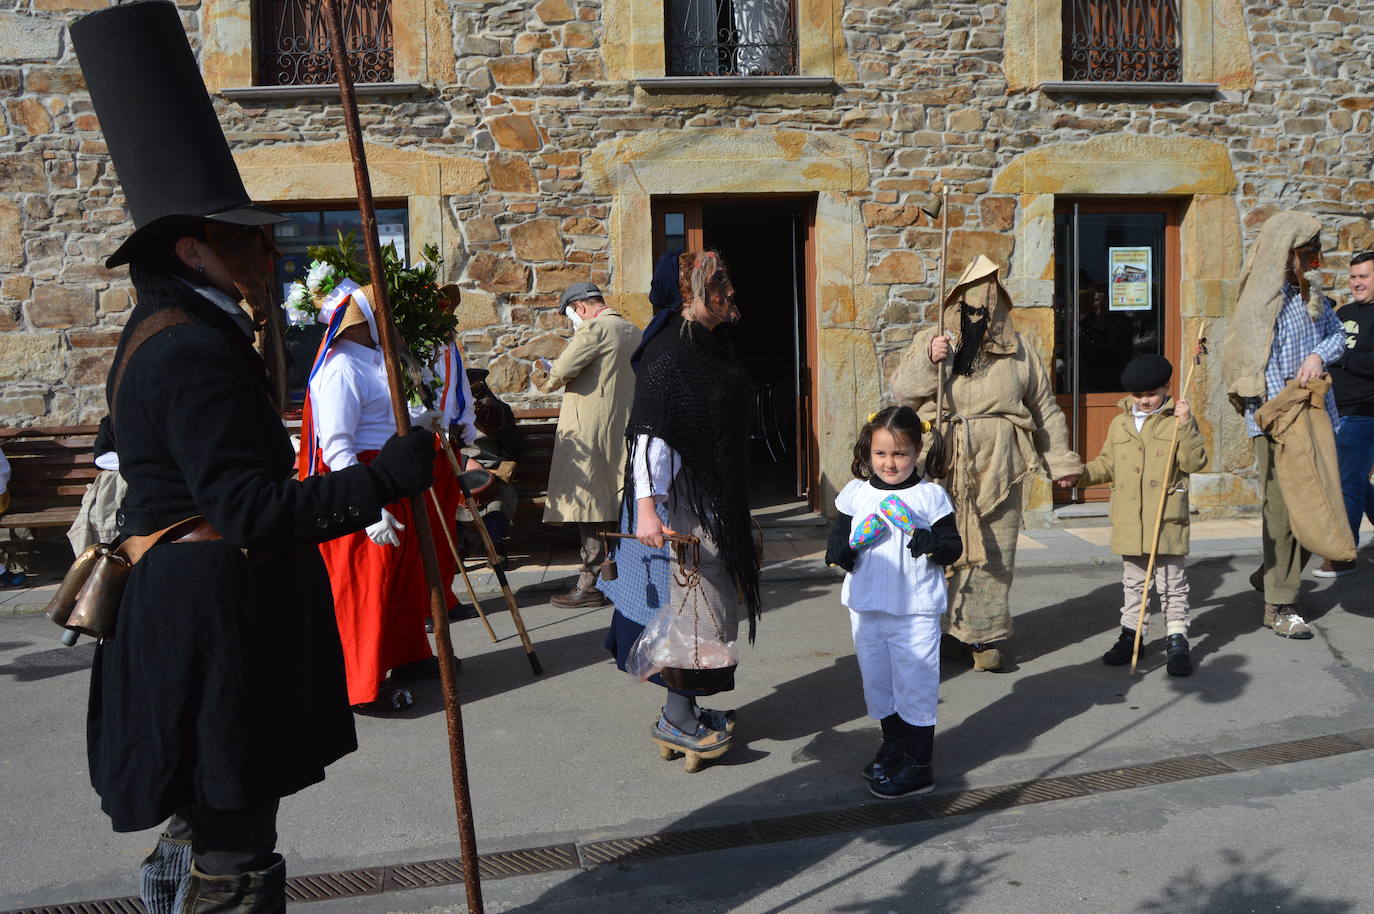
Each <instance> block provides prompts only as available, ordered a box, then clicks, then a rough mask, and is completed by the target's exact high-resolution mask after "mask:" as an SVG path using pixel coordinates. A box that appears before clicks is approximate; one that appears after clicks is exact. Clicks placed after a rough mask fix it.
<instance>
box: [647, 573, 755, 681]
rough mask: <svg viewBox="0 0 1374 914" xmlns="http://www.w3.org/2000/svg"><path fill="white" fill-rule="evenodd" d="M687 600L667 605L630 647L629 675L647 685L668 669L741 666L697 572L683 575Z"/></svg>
mask: <svg viewBox="0 0 1374 914" xmlns="http://www.w3.org/2000/svg"><path fill="white" fill-rule="evenodd" d="M679 575H680V577H679V579H680V580H681V581H683V583H684V587H683V597H682V600H681V601H679V604H678V605H676V606H674V605H673V604H672V602H671V601H670V602H668V603H666V604H665V605H664V606H663V608H662V609H660V610H659V611H658V612H657V613H656V614H655V615H654V617H653V619H651V620H650V621H649V624H648V625H646V626H645V627H644V631H643V632H641V633H640V635H639V637H638V638H637V639H635V643H634V644H633V645H632V646H631V647H630V655H629V656H628V657H627V658H626V660H625V672H627V673H629V674H630V675H631V676H633V677H634V678H635V679H637V680H639V681H640V682H643V681H644V680H646V679H648V678H649V677H650V676H652V675H654V674H655V673H660V672H663V671H664V670H687V671H696V670H727V669H733V667H734V666H735V665H736V664H738V663H739V652H738V651H737V650H736V649H735V642H734V641H727V640H725V637H724V636H723V634H722V633H721V630H720V626H719V624H718V622H717V618H716V615H715V614H714V613H713V612H712V610H711V605H710V602H709V599H708V597H707V595H706V589H705V588H703V587H702V586H701V575H700V572H699V571H697V570H696V569H692V570H690V571H685V572H680V573H679Z"/></svg>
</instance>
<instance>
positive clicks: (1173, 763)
mask: <svg viewBox="0 0 1374 914" xmlns="http://www.w3.org/2000/svg"><path fill="white" fill-rule="evenodd" d="M1233 770H1235V769H1233V768H1231V767H1230V766H1228V765H1223V764H1222V763H1221V762H1219V761H1217V760H1216V759H1214V758H1212V757H1211V756H1207V755H1189V756H1183V757H1182V758H1171V759H1165V760H1164V761H1162V762H1155V763H1154V764H1150V765H1133V766H1131V767H1130V768H1116V769H1114V770H1112V771H1094V772H1091V773H1089V774H1079V775H1075V776H1074V780H1075V781H1077V782H1078V783H1080V784H1082V785H1083V786H1084V787H1086V788H1088V789H1089V790H1091V791H1093V792H1094V793H1102V792H1104V791H1108V790H1129V789H1131V788H1132V787H1149V786H1151V785H1153V784H1168V783H1169V782H1171V781H1186V780H1188V779H1189V778H1205V777H1207V776H1208V775H1212V774H1225V773H1227V772H1228V771H1233Z"/></svg>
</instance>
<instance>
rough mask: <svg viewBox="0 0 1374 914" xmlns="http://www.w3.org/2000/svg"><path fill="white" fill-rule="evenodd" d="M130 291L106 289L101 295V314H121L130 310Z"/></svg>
mask: <svg viewBox="0 0 1374 914" xmlns="http://www.w3.org/2000/svg"><path fill="white" fill-rule="evenodd" d="M129 304H130V302H129V290H128V289H125V288H115V289H106V290H105V291H104V292H101V293H100V313H102V314H119V313H120V312H122V311H127V310H128V308H129Z"/></svg>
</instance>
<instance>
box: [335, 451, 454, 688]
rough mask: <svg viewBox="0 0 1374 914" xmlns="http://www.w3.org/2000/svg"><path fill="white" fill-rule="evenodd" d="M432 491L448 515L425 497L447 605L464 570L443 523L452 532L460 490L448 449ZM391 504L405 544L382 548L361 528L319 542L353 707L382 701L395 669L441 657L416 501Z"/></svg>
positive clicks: (438, 462)
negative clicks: (433, 638)
mask: <svg viewBox="0 0 1374 914" xmlns="http://www.w3.org/2000/svg"><path fill="white" fill-rule="evenodd" d="M376 456H377V452H376V451H364V452H363V453H361V454H359V455H358V460H359V462H361V463H365V464H370V463H372V461H373V459H375V458H376ZM433 491H434V493H435V494H436V495H438V496H439V503H440V504H441V505H443V508H444V518H446V521H445V520H443V519H441V518H440V517H439V515H438V514H437V513H436V512H435V510H434V502H433V501H432V500H431V499H430V497H429V493H425V494H424V495H423V496H422V497H423V498H424V501H425V508H426V510H427V511H428V513H429V525H430V529H431V530H433V531H434V546H435V551H436V552H437V554H438V557H439V580H440V582H442V585H443V591H444V604H445V606H447V605H448V602H449V584H450V583H451V582H452V581H453V576H454V574H456V573H457V570H458V569H457V566H456V565H455V564H454V562H453V552H452V550H451V549H450V548H449V545H448V541H447V540H446V539H445V537H444V527H443V526H441V524H446V526H447V527H448V530H449V533H450V534H453V533H454V515H455V512H456V510H457V507H458V500H459V497H460V492H459V489H458V483H457V482H456V481H455V480H454V478H453V471H452V470H451V469H450V468H449V465H448V460H447V458H446V457H445V456H444V454H443V452H442V451H440V452H438V453H436V454H435V456H434V490H433ZM386 509H387V510H388V511H390V512H391V513H392V514H393V515H394V516H395V517H396V519H397V520H398V521H400V522H401V523H402V524H404V525H405V529H404V530H400V531H397V536H398V537H400V540H401V545H400V546H399V547H398V546H378V545H377V544H376V543H374V542H372V540H370V539H368V538H367V533H366V532H365V531H362V530H359V531H358V532H357V533H351V534H349V535H348V536H341V537H339V538H338V539H334V540H330V541H329V542H326V543H321V544H320V555H322V556H323V557H324V564H325V567H326V568H328V569H329V587H330V590H332V591H333V593H334V615H335V617H336V618H337V619H338V621H339V638H340V640H341V641H342V642H343V655H344V670H345V672H346V673H347V676H348V703H349V704H353V705H357V704H364V703H366V702H369V701H373V700H375V699H376V698H377V689H378V686H379V685H380V684H381V682H382V680H383V679H385V678H386V674H387V671H388V670H392V669H395V668H396V667H398V666H401V665H403V664H406V663H414V662H415V661H417V660H424V659H426V658H428V657H432V656H434V652H433V650H432V649H431V648H430V643H429V637H428V636H427V635H426V634H425V619H427V618H429V584H428V582H427V581H426V580H425V569H424V563H423V562H422V561H421V558H420V540H419V537H418V536H416V533H415V526H414V523H413V520H414V518H413V515H412V514H411V510H410V499H403V500H402V501H398V502H393V503H391V504H389V505H387V506H386ZM455 542H456V536H455Z"/></svg>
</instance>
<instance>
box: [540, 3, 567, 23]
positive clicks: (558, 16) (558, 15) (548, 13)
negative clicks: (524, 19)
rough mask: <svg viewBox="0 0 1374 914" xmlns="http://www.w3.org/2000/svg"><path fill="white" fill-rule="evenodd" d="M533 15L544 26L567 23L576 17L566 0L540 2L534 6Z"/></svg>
mask: <svg viewBox="0 0 1374 914" xmlns="http://www.w3.org/2000/svg"><path fill="white" fill-rule="evenodd" d="M534 14H535V15H536V16H538V17H539V21H540V22H542V23H544V24H545V25H553V24H555V23H558V22H567V21H568V20H570V19H572V18H573V17H574V16H575V15H576V14H575V13H574V12H573V8H572V4H571V3H569V2H568V0H540V2H539V3H536V4H535V5H534Z"/></svg>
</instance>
